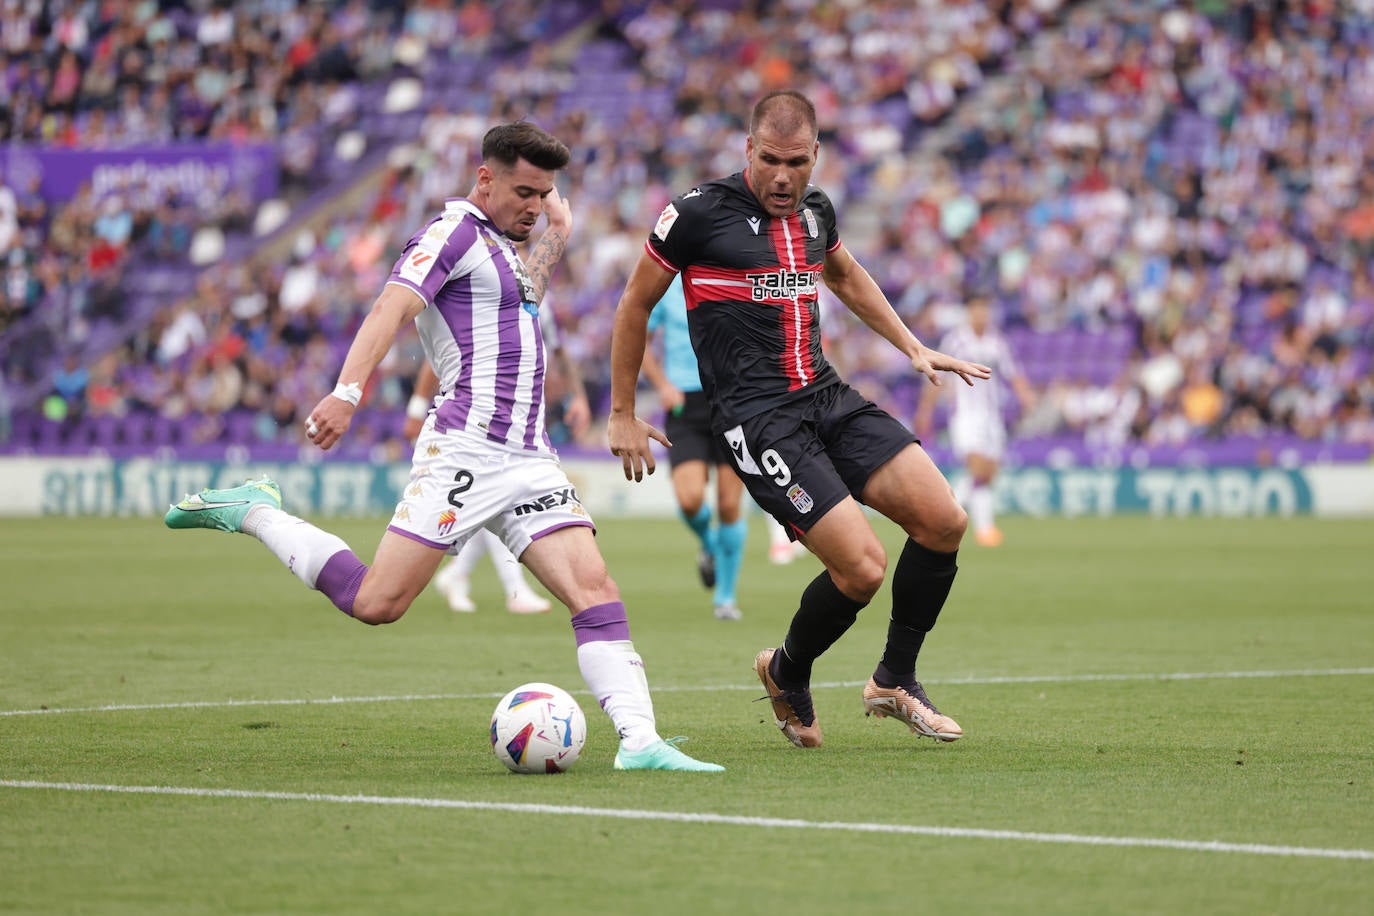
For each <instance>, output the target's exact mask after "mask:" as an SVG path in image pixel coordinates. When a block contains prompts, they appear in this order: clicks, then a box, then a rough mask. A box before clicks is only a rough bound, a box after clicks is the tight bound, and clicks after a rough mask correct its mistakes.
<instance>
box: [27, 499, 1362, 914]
mask: <svg viewBox="0 0 1374 916" xmlns="http://www.w3.org/2000/svg"><path fill="white" fill-rule="evenodd" d="M382 525H383V522H382V521H381V520H376V519H372V520H347V521H336V522H332V523H331V527H333V528H334V530H336V531H338V532H339V533H340V534H342V535H343V536H344V537H345V538H346V539H348V540H349V541H350V543H352V544H353V545H354V546H355V547H356V548H357V549H358V551H359V553H360V555H362V556H364V557H365V558H366V557H369V556H370V555H371V552H372V550H373V548H374V547H375V545H376V543H377V539H378V537H379V535H380V532H381V529H382ZM880 530H881V531H883V532H884V533H885V534H884V536H885V539H886V541H887V543H888V545H889V549H890V553H892V554H895V550H896V548H897V547H898V545H899V543H898V539H897V538H896V537H895V535H894V534H893V531H892V529H891V528H890V527H883V526H880ZM1005 530H1006V534H1007V541H1006V544H1005V545H1004V546H1003V547H1000V548H998V549H996V550H986V549H980V548H978V547H976V546H974V545H973V544H972V543H971V539H970V543H969V544H968V546H966V547H965V549H964V550H963V551H962V554H961V557H960V566H961V572H960V575H959V579H958V581H957V582H956V584H955V588H954V593H953V596H952V598H951V600H950V603H949V605H948V606H947V608H946V611H945V615H944V617H943V619H942V620H941V622H940V625H939V626H938V627H937V628H936V630H935V632H934V634H933V635H932V636H931V638H930V639H929V640H928V641H927V644H926V650H925V652H924V654H923V657H922V660H921V670H920V675H921V676H922V678H923V679H924V680H925V681H926V684H927V687H928V689H929V690H930V693H931V695H932V696H933V697H934V699H935V700H936V702H938V703H939V704H940V706H941V708H942V709H944V710H945V711H946V712H948V713H950V714H951V715H953V716H954V717H955V718H957V719H958V720H959V721H960V723H961V724H962V725H963V727H964V729H965V733H966V736H965V738H964V739H963V740H961V741H959V742H957V743H954V744H949V745H940V744H936V743H934V742H931V741H928V740H917V739H915V738H914V737H913V736H911V735H910V734H908V733H907V732H906V730H905V729H904V728H903V727H901V726H900V725H899V724H897V723H895V722H891V721H883V722H877V721H870V720H868V719H865V718H864V717H863V715H862V714H861V706H860V702H859V687H858V686H857V685H858V684H859V683H861V682H862V681H863V680H864V679H866V678H867V676H868V674H869V673H870V672H871V670H872V668H873V664H874V662H875V661H876V659H877V656H878V653H879V652H880V649H881V643H882V637H883V633H884V632H885V626H886V619H887V608H886V601H887V593H886V590H884V592H883V593H881V594H880V595H879V598H878V599H877V601H875V602H874V604H873V605H872V606H871V607H869V608H868V609H867V610H866V611H865V612H864V613H863V614H862V615H861V616H860V620H859V623H858V624H857V625H856V626H855V628H854V629H853V630H852V631H851V632H850V633H849V634H848V635H847V636H846V637H845V638H844V639H843V640H841V642H840V643H839V644H837V645H836V647H835V648H834V649H833V650H832V651H831V652H830V653H828V654H827V655H826V656H825V657H824V658H823V659H821V660H820V661H819V662H818V663H817V666H816V671H815V678H816V682H817V684H818V685H819V686H818V689H817V690H816V704H817V709H818V712H819V714H820V717H821V722H822V724H823V726H824V729H825V746H824V747H823V748H820V749H819V750H816V751H801V750H798V749H795V748H793V747H791V746H790V745H789V744H787V743H786V741H785V740H784V739H783V738H782V736H781V735H780V734H779V733H778V732H777V730H776V729H775V728H774V726H773V725H772V723H771V719H770V717H769V714H768V710H767V704H766V703H759V702H755V700H756V699H757V698H758V697H759V696H760V689H759V687H758V685H757V684H755V683H753V675H752V670H751V664H752V659H753V657H754V653H755V652H756V651H758V649H760V648H763V647H765V646H771V645H776V644H777V643H778V642H779V640H780V639H781V637H782V634H783V632H784V631H785V628H786V625H787V621H788V620H789V618H790V616H791V613H792V611H793V610H794V609H795V602H796V599H797V596H798V594H799V593H800V590H801V588H802V586H803V585H804V584H805V583H806V582H807V581H808V579H809V578H810V577H812V576H813V575H814V574H815V572H816V571H817V569H818V568H819V567H818V565H817V564H816V563H815V562H814V561H813V560H811V559H810V558H807V559H804V560H801V561H798V562H797V563H795V564H793V565H791V566H788V567H774V566H771V565H769V564H768V562H767V560H766V546H765V538H764V532H763V527H762V525H761V524H758V523H755V524H754V526H753V530H752V531H751V534H750V543H749V548H748V549H749V553H748V557H747V560H746V564H745V569H744V572H743V576H742V580H741V589H740V599H741V606H742V607H743V609H744V612H745V619H744V620H743V621H742V622H740V623H722V622H718V621H716V620H714V619H712V617H711V612H710V605H709V596H708V595H707V593H706V592H705V591H704V590H703V589H701V587H700V586H699V585H698V584H697V582H696V581H695V571H694V562H693V560H694V554H695V551H694V549H693V545H692V543H691V541H690V535H689V534H688V532H687V531H686V529H685V528H684V527H682V526H680V525H679V524H677V523H675V522H672V521H669V520H664V521H617V520H607V521H605V523H604V524H603V526H602V531H601V534H600V541H601V544H602V548H603V550H604V552H605V554H606V557H607V560H608V563H609V565H610V568H611V572H612V574H613V575H614V576H615V577H616V579H617V580H618V582H619V583H620V586H621V589H622V591H623V593H624V595H625V598H626V603H627V605H628V607H629V610H630V621H631V627H632V630H633V633H634V637H635V640H636V643H637V645H638V647H639V649H640V652H641V653H642V654H643V656H644V658H645V660H646V663H647V666H648V672H649V677H650V683H651V685H653V686H654V687H655V688H656V703H657V709H658V717H659V724H660V730H661V731H662V732H663V734H664V735H665V736H672V735H678V734H684V735H688V736H690V738H691V740H690V742H689V743H688V744H687V745H686V749H687V750H688V751H689V752H691V753H693V754H694V755H696V756H699V757H702V758H705V759H710V760H715V761H718V762H720V763H722V764H724V765H726V766H727V767H728V771H727V772H726V773H724V774H720V775H718V776H707V775H694V774H675V773H630V774H624V773H620V774H618V773H615V772H613V771H612V770H611V760H612V757H613V755H614V750H615V740H614V736H613V734H612V732H611V729H610V726H609V723H608V721H607V720H606V719H605V717H604V716H603V715H602V714H601V713H600V712H599V711H598V710H597V709H596V707H595V704H593V703H591V701H590V699H589V698H588V697H587V695H586V694H585V693H581V692H580V691H582V690H583V689H584V685H583V684H582V681H581V678H580V677H579V675H578V673H577V667H576V660H575V656H574V652H573V639H572V634H571V630H570V628H569V626H568V623H567V620H566V617H565V615H564V614H563V613H562V612H561V611H556V612H554V613H552V614H548V615H543V616H538V617H517V616H513V615H509V614H506V613H505V612H504V611H503V610H501V604H500V600H499V596H498V595H497V592H496V583H495V576H494V574H493V573H492V571H491V570H490V568H489V566H488V565H486V564H485V561H484V565H483V566H481V567H479V568H478V578H477V580H476V582H475V588H474V595H475V597H476V599H477V600H478V603H479V605H480V606H481V608H482V610H481V611H480V612H479V613H477V614H475V615H464V614H453V613H451V612H449V611H448V610H447V608H446V606H445V605H443V603H442V601H441V599H440V597H439V596H438V595H437V594H435V593H434V592H433V591H429V592H426V593H425V594H424V595H423V596H421V598H420V600H419V601H418V602H417V604H416V605H415V606H414V607H413V608H412V609H411V610H410V612H409V613H408V614H407V615H406V617H405V618H403V619H402V620H401V621H400V622H398V623H396V624H394V625H392V626H389V627H382V628H369V627H365V626H362V625H360V624H357V623H355V622H353V621H351V620H348V619H346V618H344V617H342V616H341V615H340V614H338V613H337V612H336V611H334V610H333V609H332V607H330V606H329V604H328V603H327V602H326V601H325V600H324V599H323V598H322V597H321V596H319V595H316V594H312V593H310V592H308V591H307V590H305V589H304V588H303V587H302V586H301V585H300V583H299V582H297V580H296V579H295V578H294V577H292V576H291V575H290V574H288V573H287V572H286V571H285V570H284V569H282V568H281V566H280V565H279V564H278V563H277V562H276V561H275V560H274V559H272V557H271V556H270V554H268V553H267V551H266V550H264V549H263V548H262V547H261V546H260V545H259V544H257V543H256V542H254V541H253V540H251V539H250V538H246V537H242V536H229V535H224V534H220V533H218V532H209V531H204V532H202V531H191V532H171V531H167V530H165V529H163V528H162V526H161V524H160V522H159V521H157V520H156V519H41V520H16V519H10V520H0V581H3V583H4V590H3V595H4V597H3V600H2V601H0V912H3V913H11V912H13V913H102V914H103V913H130V914H150V913H169V914H170V913H175V914H193V913H330V914H340V913H360V914H361V913H379V912H386V913H390V914H399V913H431V914H432V913H499V914H510V913H516V912H545V913H564V914H572V913H588V914H592V913H595V914H615V913H643V914H649V913H653V914H678V913H682V914H692V913H789V914H792V913H865V914H869V913H904V914H905V913H928V912H940V913H1166V912H1167V913H1206V914H1223V913H1235V914H1247V916H1249V914H1258V913H1366V912H1368V911H1369V910H1368V907H1369V905H1370V904H1369V901H1370V899H1371V898H1374V852H1371V851H1372V850H1374V525H1371V524H1370V523H1369V522H1368V521H1317V520H1312V519H1288V520H1278V519H1275V520H1246V521H1222V520H1183V521H1164V520H1154V519H1146V518H1120V519H1105V520H1104V519H1079V520H1045V521H1036V520H1031V519H1017V518H1013V519H1008V520H1006V525H1005ZM1285 672H1286V673H1285ZM1166 675H1197V676H1194V677H1165V676H1166ZM529 680H547V681H551V682H553V683H556V684H559V685H562V686H564V687H566V688H568V689H570V690H573V691H574V692H575V695H577V696H578V697H579V699H580V700H581V701H582V702H583V704H584V708H586V711H587V718H588V724H589V737H588V741H587V747H586V750H585V751H584V753H583V756H582V760H581V761H580V762H579V763H578V765H577V766H576V768H575V769H574V770H573V771H572V772H570V773H568V774H565V775H562V776H554V777H542V776H540V777H521V776H514V775H511V774H508V773H507V772H506V771H505V770H504V769H503V768H502V767H501V766H500V764H498V763H497V761H496V760H495V758H494V757H493V755H492V754H491V750H490V747H489V744H488V739H487V724H488V720H489V716H490V713H491V709H492V706H493V705H494V703H495V700H496V698H497V697H498V696H499V695H500V694H502V693H503V692H505V691H506V690H508V689H509V688H511V687H514V686H515V685H517V684H520V683H522V682H524V681H529ZM328 698H344V699H348V700H351V701H350V702H337V703H322V702H312V703H303V702H283V703H275V704H273V703H261V702H258V701H271V700H278V701H303V700H324V699H328ZM385 698H390V699H385ZM228 701H244V702H243V703H242V704H240V705H230V704H229V702H228ZM195 704H203V705H195ZM149 706H153V707H160V708H123V709H120V708H116V707H149ZM45 707H46V709H47V710H49V711H46V712H33V711H35V710H43V709H44V708H45ZM25 783H28V784H32V783H44V784H59V783H60V784H72V785H80V786H87V787H91V786H101V787H107V786H120V787H164V788H167V787H172V788H179V789H187V790H193V791H194V792H195V793H197V794H170V793H167V792H165V791H163V792H161V793H160V794H129V793H118V792H111V791H108V790H91V789H87V790H81V791H76V790H73V789H70V788H68V789H58V788H52V787H46V788H40V787H33V786H32V785H24V784H25ZM213 790H238V791H241V792H243V793H245V794H244V795H241V796H234V795H225V794H220V795H212V794H208V793H209V792H210V791H213ZM270 793H284V795H283V796H282V797H276V798H273V797H270V795H269V794H270ZM339 796H376V797H387V798H392V799H397V798H400V799H408V800H410V801H408V802H406V803H405V804H380V803H358V802H356V801H354V802H350V801H346V800H343V799H340V798H338V797H339ZM454 804H461V805H467V806H466V807H454V806H453V805H454ZM444 805H449V806H447V807H445V806H444ZM520 805H528V806H544V807H528V808H520V807H517V806H520ZM483 806H485V807H483ZM577 809H581V810H577ZM585 809H615V810H616V811H618V812H631V813H634V814H637V815H638V816H636V817H612V816H608V815H607V814H606V813H605V812H604V811H603V812H602V813H596V812H588V811H587V810H585ZM665 812H666V813H668V814H667V815H664V814H663V813H665ZM655 815H657V817H655ZM695 815H712V816H715V817H708V818H705V819H698V820H693V819H692V817H691V816H695ZM665 818H666V819H665ZM750 818H756V819H760V820H747V819H750ZM769 819H778V820H769ZM779 821H785V822H779ZM893 825H896V828H897V829H903V830H907V831H908V832H905V833H901V832H891V828H892V826H893ZM885 828H887V829H886V830H885ZM927 828H930V829H927ZM935 828H949V829H951V830H952V831H953V833H947V834H943V835H942V834H940V833H939V832H938V830H937V829H935ZM922 831H925V832H922ZM979 831H989V832H988V833H980V832H979ZM995 831H1004V832H1005V833H995ZM1153 840H1159V841H1164V842H1163V844H1162V845H1153V846H1152V845H1148V843H1146V842H1144V841H1153ZM1119 841H1120V842H1122V843H1124V844H1123V845H1114V844H1116V843H1117V842H1119ZM1205 843H1217V844H1223V845H1220V846H1216V847H1212V848H1207V847H1201V846H1198V845H1190V844H1205ZM1313 850H1326V851H1332V850H1338V851H1339V850H1344V851H1346V852H1347V853H1348V855H1346V857H1343V858H1342V857H1337V856H1333V855H1331V854H1313V853H1312V851H1313Z"/></svg>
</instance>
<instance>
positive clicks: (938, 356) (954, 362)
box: [911, 346, 992, 385]
mask: <svg viewBox="0 0 1374 916" xmlns="http://www.w3.org/2000/svg"><path fill="white" fill-rule="evenodd" d="M911 368H913V369H915V370H916V371H917V372H919V373H921V374H922V375H924V376H925V377H926V378H928V379H930V380H931V382H932V383H934V384H936V385H939V384H940V373H941V372H953V373H954V374H955V375H957V376H959V377H960V378H961V379H963V380H964V384H966V385H972V384H973V380H974V379H976V378H978V379H988V378H992V369H990V368H989V367H987V366H984V365H983V364H982V363H971V362H969V361H968V360H965V359H955V358H954V357H953V356H949V355H947V354H944V353H941V352H940V351H939V350H932V349H930V348H929V347H926V346H922V347H921V349H920V350H919V351H917V353H916V355H915V356H913V357H912V358H911Z"/></svg>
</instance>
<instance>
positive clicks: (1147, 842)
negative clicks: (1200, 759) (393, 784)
mask: <svg viewBox="0 0 1374 916" xmlns="http://www.w3.org/2000/svg"><path fill="white" fill-rule="evenodd" d="M0 787H3V788H9V789H46V790H49V791H57V792H106V793H118V794H126V795H178V796H190V797H193V798H232V799H249V800H255V801H257V800H261V801H287V802H323V803H325V804H337V805H391V806H395V807H403V808H446V809H453V810H460V811H500V812H506V813H513V814H532V815H563V816H573V817H601V818H614V819H617V820H629V821H668V822H672V823H679V824H717V825H722V826H731V827H769V828H773V829H778V830H806V831H810V830H830V831H840V832H846V833H882V834H902V835H907V836H933V837H951V838H958V839H973V840H1011V841H1015V842H1022V843H1059V844H1066V845H1074V846H1132V847H1141V848H1152V849H1172V850H1182V851H1186V852H1229V853H1240V854H1243V855H1255V856H1282V857H1287V858H1309V859H1357V860H1362V861H1374V850H1372V849H1323V848H1320V847H1312V846H1274V845H1269V844H1265V843H1223V842H1220V841H1217V840H1179V839H1170V838H1167V837H1129V836H1094V835H1091V834H1078V833H1038V832H1027V831H1021V830H987V829H981V828H976V827H936V826H927V825H922V824H882V823H865V822H851V821H807V820H797V819H793V818H777V817H744V816H740V815H733V814H710V813H702V812H691V811H650V810H644V809H637V808H588V807H583V806H580V805H535V804H521V803H515V802H484V801H467V800H464V799H458V798H409V797H405V796H388V795H326V794H322V793H315V792H268V791H256V790H250V789H201V788H195V787H191V786H113V785H99V784H92V783H76V782H35V781H30V780H25V779H0Z"/></svg>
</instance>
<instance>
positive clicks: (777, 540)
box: [764, 515, 792, 547]
mask: <svg viewBox="0 0 1374 916" xmlns="http://www.w3.org/2000/svg"><path fill="white" fill-rule="evenodd" d="M764 518H766V519H768V543H769V544H770V545H771V546H774V547H776V546H777V545H779V544H786V545H788V546H789V547H790V546H791V543H792V542H791V539H790V538H788V536H787V530H786V529H785V528H783V527H782V525H780V524H778V520H777V519H775V518H773V516H771V515H765V516H764Z"/></svg>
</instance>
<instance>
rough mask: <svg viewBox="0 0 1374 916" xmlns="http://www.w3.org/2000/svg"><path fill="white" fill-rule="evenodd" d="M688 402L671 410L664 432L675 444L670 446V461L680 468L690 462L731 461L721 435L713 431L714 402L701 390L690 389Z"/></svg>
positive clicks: (685, 394) (671, 464)
mask: <svg viewBox="0 0 1374 916" xmlns="http://www.w3.org/2000/svg"><path fill="white" fill-rule="evenodd" d="M683 396H684V397H685V398H686V401H684V402H683V404H682V407H681V408H680V409H679V410H677V411H669V413H668V416H667V418H666V419H665V420H664V421H663V431H664V432H665V433H667V434H668V441H669V442H671V443H673V447H672V448H670V449H668V464H669V466H671V467H677V466H678V465H679V464H684V463H686V462H688V461H705V462H706V463H707V464H732V463H733V462H732V461H731V459H730V450H729V449H727V448H726V447H725V442H724V440H722V439H721V438H720V437H719V436H713V435H712V434H711V403H710V402H709V401H708V400H706V395H705V394H703V393H702V392H700V391H687V392H684V394H683Z"/></svg>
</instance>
